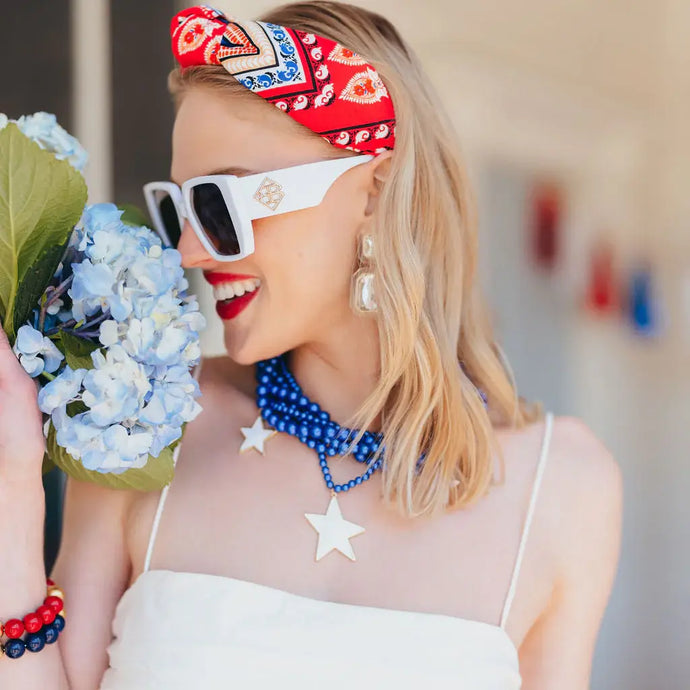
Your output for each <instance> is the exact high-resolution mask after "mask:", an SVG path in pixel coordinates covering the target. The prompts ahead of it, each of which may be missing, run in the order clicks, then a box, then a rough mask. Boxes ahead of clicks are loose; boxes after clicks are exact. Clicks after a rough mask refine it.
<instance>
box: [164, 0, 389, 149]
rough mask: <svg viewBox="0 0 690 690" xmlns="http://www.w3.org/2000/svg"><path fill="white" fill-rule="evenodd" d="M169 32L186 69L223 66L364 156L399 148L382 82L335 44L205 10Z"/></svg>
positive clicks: (190, 12)
mask: <svg viewBox="0 0 690 690" xmlns="http://www.w3.org/2000/svg"><path fill="white" fill-rule="evenodd" d="M170 34H171V40H172V50H173V54H174V55H175V59H176V60H177V62H178V63H179V64H180V67H181V68H182V69H184V68H185V67H189V66H191V65H222V66H223V67H224V68H225V69H226V70H227V71H228V72H229V73H230V74H232V75H233V76H234V77H235V79H237V81H238V82H240V84H243V85H244V86H246V87H247V88H248V89H250V90H251V91H253V92H254V93H257V94H259V95H260V96H262V97H263V98H265V99H266V100H267V101H268V102H269V103H273V105H275V106H276V107H278V108H280V109H281V110H283V111H284V112H286V113H287V114H288V115H290V116H291V117H292V118H294V119H295V120H297V122H299V123H300V124H302V125H305V126H306V127H308V128H309V129H311V130H312V131H313V132H316V133H317V134H320V135H321V136H322V137H324V139H326V140H327V141H329V142H330V143H331V144H333V145H334V146H339V147H341V148H346V149H351V150H352V151H358V152H360V153H379V152H381V151H384V150H386V149H392V148H393V147H394V144H395V111H394V110H393V101H392V100H391V97H390V95H389V94H388V90H387V89H386V87H385V85H384V83H383V81H382V80H381V77H380V76H379V74H378V72H377V71H376V70H375V69H374V68H373V67H372V66H371V65H370V64H369V63H368V62H367V61H366V60H365V59H364V58H362V57H361V56H359V55H358V54H357V53H355V52H353V51H352V50H348V49H347V48H345V47H344V46H342V45H340V44H339V43H337V42H336V41H332V40H330V39H328V38H323V37H322V36H317V35H315V34H312V33H307V32H305V31H297V30H293V29H289V28H287V27H285V26H279V25H278V24H270V23H268V22H259V21H242V22H239V21H237V20H235V19H230V18H228V17H227V16H225V15H224V14H223V13H222V12H220V11H219V10H216V9H214V8H213V7H209V6H208V5H197V6H195V7H189V8H188V9H186V10H182V11H181V12H178V13H177V14H176V15H175V16H174V17H173V19H172V21H171V24H170Z"/></svg>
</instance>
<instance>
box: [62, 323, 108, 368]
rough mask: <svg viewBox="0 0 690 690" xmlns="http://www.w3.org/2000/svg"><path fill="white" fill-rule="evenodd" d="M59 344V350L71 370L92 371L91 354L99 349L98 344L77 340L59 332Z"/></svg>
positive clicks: (74, 336) (73, 336)
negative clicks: (60, 344)
mask: <svg viewBox="0 0 690 690" xmlns="http://www.w3.org/2000/svg"><path fill="white" fill-rule="evenodd" d="M60 343H62V348H60V349H61V350H62V352H63V353H64V355H65V359H66V360H67V364H68V365H69V366H70V368H71V369H93V360H92V359H91V353H92V352H93V351H94V350H98V349H99V348H100V345H99V344H98V343H94V342H93V341H92V340H87V339H86V338H79V337H77V336H76V335H72V334H71V333H67V332H66V331H60Z"/></svg>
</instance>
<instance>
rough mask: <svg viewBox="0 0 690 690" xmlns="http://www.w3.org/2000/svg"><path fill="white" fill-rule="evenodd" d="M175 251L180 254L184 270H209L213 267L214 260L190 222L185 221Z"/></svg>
mask: <svg viewBox="0 0 690 690" xmlns="http://www.w3.org/2000/svg"><path fill="white" fill-rule="evenodd" d="M177 251H179V252H180V254H182V266H183V267H184V268H202V269H203V268H209V267H210V266H212V265H215V263H216V262H215V260H214V258H213V257H212V256H211V255H210V254H209V253H208V252H207V251H206V248H205V247H204V245H203V244H201V240H199V238H198V237H197V235H196V233H195V232H194V228H192V226H191V224H190V222H189V221H188V220H185V222H184V225H183V226H182V233H181V234H180V239H179V241H178V243H177Z"/></svg>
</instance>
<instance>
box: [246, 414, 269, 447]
mask: <svg viewBox="0 0 690 690" xmlns="http://www.w3.org/2000/svg"><path fill="white" fill-rule="evenodd" d="M240 431H241V432H242V433H243V434H244V441H242V445H241V446H240V453H244V451H245V450H249V449H250V448H254V450H258V451H259V453H261V454H262V455H263V452H264V443H265V442H266V441H267V440H268V439H269V438H271V436H273V435H274V434H275V433H276V431H275V430H274V429H264V425H263V420H262V419H261V415H259V416H258V417H257V418H256V421H255V422H254V424H252V425H251V426H243V427H241V428H240Z"/></svg>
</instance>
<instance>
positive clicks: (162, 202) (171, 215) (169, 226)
mask: <svg viewBox="0 0 690 690" xmlns="http://www.w3.org/2000/svg"><path fill="white" fill-rule="evenodd" d="M158 208H159V209H160V212H161V220H162V221H163V226H164V227H165V231H166V232H167V233H168V238H169V239H170V244H171V245H172V246H173V247H177V243H178V242H179V241H180V221H179V219H178V217H177V211H176V209H175V204H174V203H173V200H172V197H171V196H170V195H169V194H164V195H163V196H162V197H161V198H160V199H159V201H158Z"/></svg>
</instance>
